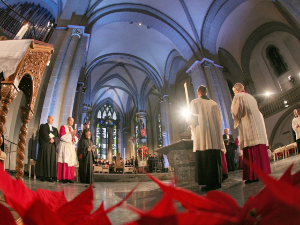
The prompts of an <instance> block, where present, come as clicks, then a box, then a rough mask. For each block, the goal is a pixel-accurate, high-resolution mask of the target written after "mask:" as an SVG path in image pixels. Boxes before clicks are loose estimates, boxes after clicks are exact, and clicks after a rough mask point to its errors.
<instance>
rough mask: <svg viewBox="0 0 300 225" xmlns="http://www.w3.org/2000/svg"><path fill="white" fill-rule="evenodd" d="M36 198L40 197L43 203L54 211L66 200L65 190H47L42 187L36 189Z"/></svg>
mask: <svg viewBox="0 0 300 225" xmlns="http://www.w3.org/2000/svg"><path fill="white" fill-rule="evenodd" d="M35 195H36V199H40V200H41V201H42V202H43V203H45V204H46V205H48V207H50V208H51V209H52V210H53V211H54V212H55V211H57V210H58V209H59V208H60V207H61V206H62V205H64V204H66V203H67V202H68V201H67V199H66V197H65V192H64V190H63V191H59V192H56V191H55V192H54V191H48V190H44V189H37V191H36V193H35Z"/></svg>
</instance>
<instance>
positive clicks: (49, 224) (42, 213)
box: [22, 199, 77, 225]
mask: <svg viewBox="0 0 300 225" xmlns="http://www.w3.org/2000/svg"><path fill="white" fill-rule="evenodd" d="M76 213H77V212H76ZM76 213H75V212H74V214H76ZM22 218H23V221H24V224H27V225H31V224H43V225H53V224H55V225H64V224H65V223H63V221H62V220H61V219H60V218H59V214H58V213H57V212H54V211H53V210H52V209H51V208H50V207H49V206H48V205H47V204H45V203H44V202H42V200H41V199H37V200H36V201H34V203H33V204H32V205H31V206H30V208H29V209H28V210H27V212H26V213H25V215H24V216H23V217H22Z"/></svg>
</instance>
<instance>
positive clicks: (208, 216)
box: [176, 211, 253, 225]
mask: <svg viewBox="0 0 300 225" xmlns="http://www.w3.org/2000/svg"><path fill="white" fill-rule="evenodd" d="M176 222H177V223H176V225H186V224H194V225H197V224H203V225H204V224H205V225H213V224H215V225H232V224H238V218H236V217H233V216H229V215H225V214H219V213H215V212H203V211H201V212H185V213H180V214H178V215H177V216H176ZM248 224H249V225H250V224H251V225H252V224H253V223H243V225H248Z"/></svg>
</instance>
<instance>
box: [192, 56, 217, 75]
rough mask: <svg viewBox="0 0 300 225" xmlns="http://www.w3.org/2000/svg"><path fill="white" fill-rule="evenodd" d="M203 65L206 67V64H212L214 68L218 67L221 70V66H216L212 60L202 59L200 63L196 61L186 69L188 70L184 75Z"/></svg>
mask: <svg viewBox="0 0 300 225" xmlns="http://www.w3.org/2000/svg"><path fill="white" fill-rule="evenodd" d="M203 63H204V66H208V64H212V65H214V66H215V67H219V68H221V69H222V68H223V66H220V65H218V64H216V63H215V62H214V61H213V60H210V59H208V58H203V59H201V61H199V60H196V61H195V62H194V63H193V64H192V65H191V66H190V68H188V70H187V71H186V73H188V74H191V72H192V71H193V69H194V68H195V67H196V66H197V65H202V64H203Z"/></svg>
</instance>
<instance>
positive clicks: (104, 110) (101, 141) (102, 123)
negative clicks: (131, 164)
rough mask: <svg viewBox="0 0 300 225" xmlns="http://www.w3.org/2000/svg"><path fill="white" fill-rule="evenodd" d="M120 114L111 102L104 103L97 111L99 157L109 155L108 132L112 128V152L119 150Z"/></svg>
mask: <svg viewBox="0 0 300 225" xmlns="http://www.w3.org/2000/svg"><path fill="white" fill-rule="evenodd" d="M117 121H118V116H117V113H116V112H115V110H114V108H113V107H112V106H111V105H110V104H105V105H103V106H102V107H101V108H100V110H99V111H98V113H97V129H96V145H97V147H98V157H99V158H103V159H107V158H108V156H107V154H108V148H109V146H108V138H109V135H108V132H109V129H112V154H113V155H117V152H118V126H117Z"/></svg>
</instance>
